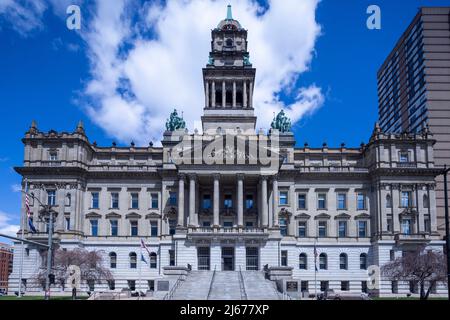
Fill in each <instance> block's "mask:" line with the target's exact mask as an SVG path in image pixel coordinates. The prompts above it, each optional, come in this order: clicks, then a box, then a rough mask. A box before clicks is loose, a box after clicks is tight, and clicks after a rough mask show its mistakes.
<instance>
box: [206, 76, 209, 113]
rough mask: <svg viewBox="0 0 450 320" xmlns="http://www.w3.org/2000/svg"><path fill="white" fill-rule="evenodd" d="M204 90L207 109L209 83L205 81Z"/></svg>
mask: <svg viewBox="0 0 450 320" xmlns="http://www.w3.org/2000/svg"><path fill="white" fill-rule="evenodd" d="M205 84H206V88H205V99H206V100H205V107H206V108H209V81H205Z"/></svg>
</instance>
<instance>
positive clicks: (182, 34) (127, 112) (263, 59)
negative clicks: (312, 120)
mask: <svg viewBox="0 0 450 320" xmlns="http://www.w3.org/2000/svg"><path fill="white" fill-rule="evenodd" d="M227 3H228V2H225V1H212V0H198V1H168V2H167V4H166V5H161V4H160V3H159V1H155V2H153V3H147V5H146V6H143V7H142V8H140V10H132V9H133V7H132V4H131V2H129V1H123V0H121V1H116V2H115V5H114V6H111V5H110V2H109V1H106V0H99V1H98V2H97V8H96V12H95V14H94V17H93V20H92V21H91V23H90V26H89V28H88V30H89V33H88V34H84V35H82V36H83V37H84V39H85V40H86V42H87V45H88V48H89V51H88V57H89V59H90V62H91V74H92V79H91V80H90V81H89V83H88V85H87V87H86V90H85V94H86V95H87V96H88V97H89V98H90V99H89V104H88V105H87V107H86V109H87V112H88V114H89V115H90V116H91V118H92V120H93V121H94V122H95V123H97V124H98V125H99V126H100V127H102V128H103V129H104V130H105V131H106V132H107V133H108V134H109V135H110V136H112V137H115V138H118V139H119V140H120V141H122V142H130V141H131V140H134V141H135V142H137V143H139V144H146V143H148V141H149V140H154V139H159V138H161V133H162V131H163V130H164V123H165V120H166V118H167V117H168V115H169V113H170V111H171V110H172V109H173V108H174V107H176V108H177V109H178V110H181V111H184V117H185V120H186V122H187V125H188V127H189V129H190V130H193V129H194V123H195V122H196V121H198V120H199V119H200V116H201V114H202V111H203V105H204V95H203V84H202V73H201V69H202V68H203V67H204V66H205V64H206V62H207V60H208V53H209V51H210V37H211V29H213V28H215V27H216V26H217V24H218V22H219V21H220V20H221V19H223V18H224V17H225V14H226V5H227ZM317 3H318V0H304V1H301V2H300V1H297V0H284V1H270V3H269V8H268V9H267V10H266V11H265V12H264V13H263V14H262V15H261V14H258V13H259V12H261V8H260V7H258V5H257V4H256V2H254V1H250V0H236V1H232V5H233V15H234V18H236V19H238V20H239V21H240V22H241V24H242V25H243V27H244V28H246V29H247V30H248V31H249V33H248V41H249V51H250V60H251V62H252V64H253V66H254V67H256V69H257V75H256V77H257V78H256V83H255V93H254V106H255V108H256V114H257V116H258V119H259V123H258V126H261V127H266V128H267V127H268V126H269V124H270V121H271V120H272V118H273V112H278V111H279V110H280V109H281V108H284V109H286V112H287V114H288V115H289V116H290V117H291V118H292V122H293V123H295V122H297V121H298V120H300V119H301V118H302V117H304V116H305V115H307V114H310V113H312V112H313V111H314V110H316V109H317V108H319V107H320V106H321V105H322V103H323V96H322V93H321V89H320V88H318V87H316V86H315V85H311V86H309V87H306V88H295V82H296V80H297V78H298V76H299V74H301V73H302V72H304V71H306V70H307V69H308V65H309V63H310V61H311V59H312V54H313V52H314V45H315V41H316V39H317V37H318V36H319V34H320V26H319V25H318V24H317V23H316V21H315V11H316V7H317ZM131 12H133V14H135V15H136V12H138V13H137V15H138V18H137V19H139V20H138V21H136V16H134V17H132V16H131ZM149 32H150V33H152V34H153V36H152V37H151V38H148V36H146V34H148V33H149ZM280 92H285V93H287V94H288V95H291V98H292V101H293V102H292V103H290V104H285V103H284V102H283V101H281V100H280V98H279V93H280ZM198 129H201V128H198Z"/></svg>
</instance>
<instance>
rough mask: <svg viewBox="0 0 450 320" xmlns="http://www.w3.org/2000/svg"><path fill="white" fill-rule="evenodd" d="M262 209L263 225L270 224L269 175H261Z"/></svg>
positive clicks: (264, 226)
mask: <svg viewBox="0 0 450 320" xmlns="http://www.w3.org/2000/svg"><path fill="white" fill-rule="evenodd" d="M261 202H262V203H261V210H262V227H263V228H267V227H268V226H269V210H268V207H267V176H262V177H261Z"/></svg>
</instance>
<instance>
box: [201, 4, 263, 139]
mask: <svg viewBox="0 0 450 320" xmlns="http://www.w3.org/2000/svg"><path fill="white" fill-rule="evenodd" d="M211 38H212V41H211V52H210V53H209V61H208V64H207V65H206V67H205V68H203V83H204V87H205V108H204V113H203V116H202V125H203V132H204V133H206V134H216V133H228V132H229V133H236V132H237V131H239V132H241V133H244V134H245V133H248V134H254V133H255V126H256V117H255V115H254V108H253V89H254V84H255V73H256V70H255V69H254V68H253V67H252V64H251V63H250V59H249V52H248V51H247V30H245V29H244V28H242V26H241V24H240V23H239V21H237V20H235V19H233V16H232V12H231V6H230V5H228V10H227V17H226V18H225V19H224V20H222V21H220V23H219V25H218V26H217V27H216V28H215V29H213V30H212V31H211Z"/></svg>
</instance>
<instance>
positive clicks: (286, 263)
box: [281, 250, 288, 267]
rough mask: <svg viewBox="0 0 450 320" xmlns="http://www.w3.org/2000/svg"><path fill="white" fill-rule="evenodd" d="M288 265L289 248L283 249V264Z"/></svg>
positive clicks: (283, 265)
mask: <svg viewBox="0 0 450 320" xmlns="http://www.w3.org/2000/svg"><path fill="white" fill-rule="evenodd" d="M287 265H288V252H287V250H281V266H282V267H287Z"/></svg>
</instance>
